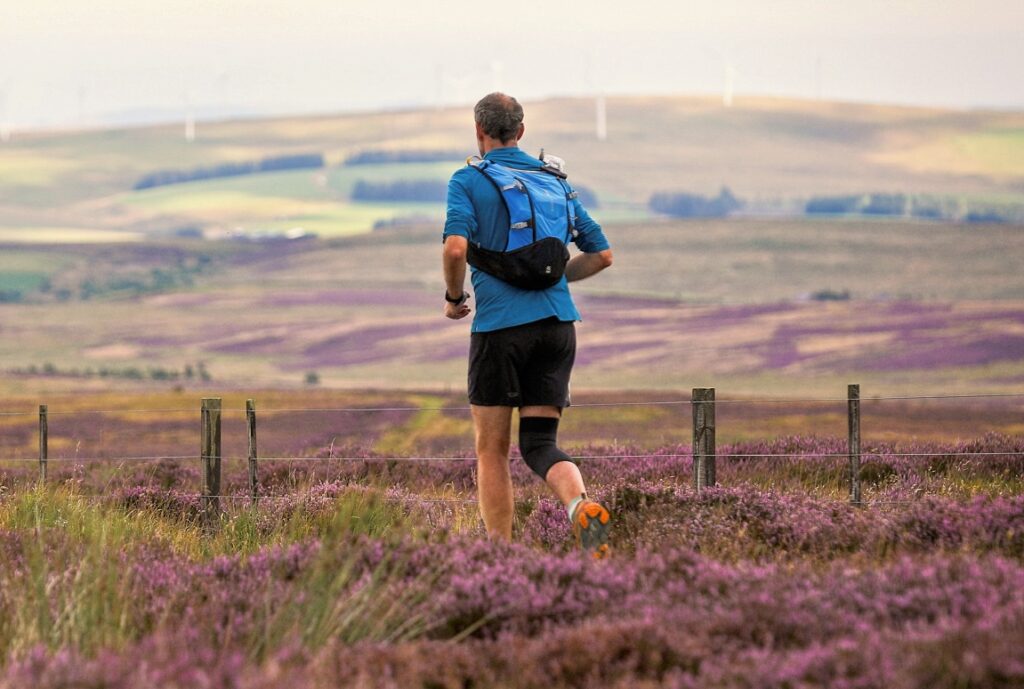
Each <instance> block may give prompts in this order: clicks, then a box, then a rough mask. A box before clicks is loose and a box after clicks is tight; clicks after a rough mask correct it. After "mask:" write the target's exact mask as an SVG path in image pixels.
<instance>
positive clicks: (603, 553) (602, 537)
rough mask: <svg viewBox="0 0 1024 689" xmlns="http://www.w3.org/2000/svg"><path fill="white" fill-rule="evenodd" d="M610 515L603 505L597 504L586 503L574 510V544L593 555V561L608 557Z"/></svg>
mask: <svg viewBox="0 0 1024 689" xmlns="http://www.w3.org/2000/svg"><path fill="white" fill-rule="evenodd" d="M610 521H611V515H610V514H609V513H608V510H606V509H605V508H604V506H603V505H601V504H600V503H597V502H592V501H587V502H584V503H582V504H581V505H580V506H579V507H578V508H577V510H576V515H575V519H574V520H573V531H574V532H575V533H576V543H577V545H579V547H580V548H581V549H582V550H585V551H587V552H589V553H591V555H593V557H594V559H595V560H600V559H602V558H605V557H607V556H608V554H609V552H610V549H609V547H608V523H609V522H610Z"/></svg>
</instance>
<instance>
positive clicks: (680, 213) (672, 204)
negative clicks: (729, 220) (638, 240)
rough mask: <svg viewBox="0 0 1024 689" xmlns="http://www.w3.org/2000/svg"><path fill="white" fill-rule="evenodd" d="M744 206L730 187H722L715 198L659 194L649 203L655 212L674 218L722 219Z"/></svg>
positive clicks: (681, 193)
mask: <svg viewBox="0 0 1024 689" xmlns="http://www.w3.org/2000/svg"><path fill="white" fill-rule="evenodd" d="M742 205H743V204H742V203H741V202H740V201H739V199H737V198H736V197H735V196H734V195H733V193H732V192H731V191H730V190H729V188H728V187H722V189H721V191H719V192H718V196H716V197H714V198H708V197H705V196H700V195H698V194H689V193H685V192H658V193H656V194H654V195H653V196H651V200H650V202H649V203H648V206H649V207H650V209H651V210H653V211H654V212H656V213H664V214H665V215H671V216H672V217H674V218H722V217H725V216H727V215H729V214H730V213H732V212H733V211H735V210H738V209H739V208H741V207H742Z"/></svg>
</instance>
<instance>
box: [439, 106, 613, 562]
mask: <svg viewBox="0 0 1024 689" xmlns="http://www.w3.org/2000/svg"><path fill="white" fill-rule="evenodd" d="M474 116H475V120H476V138H477V144H478V147H479V150H480V156H481V158H479V159H473V160H471V161H469V164H467V166H466V167H464V168H461V169H460V170H458V171H457V172H456V173H455V174H454V175H452V178H451V180H450V181H449V183H448V211H447V219H446V221H445V226H444V251H443V265H444V279H445V286H446V292H445V306H444V314H445V316H447V317H448V318H451V319H460V318H465V317H466V316H468V315H469V314H470V312H471V309H470V306H469V303H468V301H469V294H468V293H467V292H466V291H465V288H464V285H465V277H466V266H467V263H468V264H471V265H472V286H473V294H474V297H475V301H476V314H475V316H474V318H473V325H472V328H471V335H470V338H471V339H470V353H469V401H470V404H471V408H472V414H473V426H474V429H475V432H476V455H477V489H478V493H479V501H480V513H481V516H482V517H483V520H484V525H485V527H486V529H487V533H488V534H489V535H490V536H491V537H492V538H501V539H505V540H511V538H512V515H513V495H512V479H511V474H510V471H509V446H510V442H511V431H512V411H513V409H518V410H519V447H520V450H521V452H522V455H523V459H524V460H525V461H526V463H527V465H528V466H529V467H530V469H532V470H533V471H534V472H535V473H536V474H537V475H538V476H540V477H541V478H542V479H544V480H545V481H546V482H547V484H548V486H549V487H550V488H551V490H552V491H553V492H554V494H555V495H556V496H557V497H558V498H559V499H560V500H561V501H562V503H563V504H564V505H565V507H566V512H567V515H568V518H569V519H570V521H571V522H572V526H573V532H574V533H575V535H576V540H577V543H578V545H579V547H581V548H582V549H584V550H585V551H587V552H590V553H592V554H593V556H594V557H596V558H601V557H604V556H605V555H607V553H608V523H609V514H608V510H606V509H605V508H604V507H603V506H602V505H600V504H598V503H597V502H594V501H592V500H590V499H588V498H587V494H586V488H585V486H584V483H583V476H582V475H581V473H580V470H579V467H578V466H577V465H576V464H575V463H574V462H573V461H572V460H571V458H570V457H569V455H567V454H566V453H565V452H563V451H562V450H560V449H559V448H558V444H557V436H558V424H559V419H560V418H561V415H562V410H563V409H564V408H565V407H567V406H569V376H570V374H571V372H572V365H573V361H574V359H575V354H576V330H575V325H574V323H575V321H578V320H579V319H580V315H579V312H578V311H577V310H576V306H575V304H574V303H573V300H572V297H571V295H570V294H569V286H568V283H570V282H574V281H577V280H582V279H584V278H587V277H590V276H591V275H594V274H595V273H598V272H600V271H601V270H604V269H605V268H607V267H608V266H610V265H611V264H612V252H611V249H610V248H609V244H608V241H607V239H605V236H604V233H603V232H602V230H601V226H600V225H599V224H598V223H597V222H595V221H594V220H593V219H591V217H590V216H589V215H588V214H587V211H586V210H585V209H584V208H583V206H582V205H581V204H580V202H579V200H578V199H577V198H576V194H575V192H573V191H572V188H571V186H570V185H569V183H568V182H567V181H565V175H564V174H563V173H562V172H561V170H560V168H559V167H558V166H555V165H552V164H551V162H550V160H548V161H542V160H540V159H538V158H534V157H532V156H530V155H527V154H526V153H525V152H523V151H522V150H521V149H520V148H519V140H520V139H521V138H522V136H523V133H524V131H525V127H524V125H523V108H522V106H520V104H519V103H518V102H517V101H516V99H515V98H512V97H511V96H507V95H505V94H503V93H492V94H490V95H488V96H485V97H484V98H483V99H481V100H480V102H479V103H477V104H476V107H475V108H474ZM542 157H543V154H542ZM507 180H511V181H510V182H509V183H507V184H504V183H502V181H507ZM559 190H561V191H559ZM553 194H564V198H561V199H558V200H557V201H558V202H557V203H556V202H551V201H552V199H554V198H555V197H554V196H552V195H553ZM524 195H525V196H524ZM545 195H546V196H545ZM524 214H525V215H524ZM545 228H547V230H551V231H552V232H556V231H557V232H559V233H560V232H561V231H562V230H564V234H565V236H564V238H563V239H560V240H559V241H561V242H568V241H572V242H574V243H575V244H576V246H577V248H579V249H580V251H581V252H582V253H578V254H576V255H575V256H573V257H572V258H571V259H569V260H568V263H565V264H562V263H561V262H560V256H559V255H552V254H551V252H550V251H549V249H550V248H551V244H552V242H551V241H550V240H549V241H546V242H545V241H539V239H540V238H539V237H538V235H539V234H542V230H544V229H545ZM551 228H557V230H552V229H551ZM545 231H546V230H545ZM513 237H515V238H516V239H515V240H513ZM520 237H522V240H521V241H520V239H519V238H520ZM518 244H522V245H523V246H522V247H521V248H520V250H519V251H516V252H515V255H513V254H512V253H506V252H509V251H510V250H511V249H512V248H516V247H515V246H514V245H518ZM554 244H555V246H556V247H557V246H558V244H557V242H555V243H554ZM555 253H556V254H562V253H565V254H566V256H567V252H566V251H565V248H564V244H563V245H562V246H561V248H559V249H556V252H555ZM540 255H543V257H544V258H543V260H541V259H538V258H536V257H537V256H540ZM552 256H553V257H552ZM538 262H539V263H538ZM505 263H508V264H509V265H508V267H507V269H506V268H505V267H504V264H505ZM513 263H514V264H515V265H512V264H513ZM535 264H536V265H535ZM481 266H486V268H487V269H486V270H484V269H482V268H481ZM533 268H536V269H537V270H538V271H539V272H537V273H536V274H535V275H533V276H532V278H531V280H528V281H526V282H522V283H520V282H518V281H517V276H519V275H520V274H521V273H523V272H524V271H527V272H529V271H530V270H532V269H533ZM563 269H564V274H562V275H561V277H558V275H559V274H560V273H561V271H562V270H563ZM495 273H498V274H501V275H502V277H503V278H504V279H501V278H499V277H496V275H495ZM538 275H539V276H540V277H539V278H538V277H537V276H538ZM545 276H551V280H548V281H546V282H553V283H554V284H553V285H551V286H544V285H542V286H538V284H536V283H537V282H538V280H539V281H544V277H545ZM511 282H516V284H523V285H528V286H527V287H523V286H518V287H517V286H514V285H513V284H510V283H511Z"/></svg>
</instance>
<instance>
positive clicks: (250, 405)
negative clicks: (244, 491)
mask: <svg viewBox="0 0 1024 689" xmlns="http://www.w3.org/2000/svg"><path fill="white" fill-rule="evenodd" d="M245 420H246V425H247V426H248V429H249V495H250V496H251V497H252V506H253V507H255V506H256V502H257V500H258V499H259V480H258V475H257V472H256V469H257V465H256V461H257V460H256V400H246V401H245Z"/></svg>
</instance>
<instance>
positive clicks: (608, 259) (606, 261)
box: [597, 249, 612, 270]
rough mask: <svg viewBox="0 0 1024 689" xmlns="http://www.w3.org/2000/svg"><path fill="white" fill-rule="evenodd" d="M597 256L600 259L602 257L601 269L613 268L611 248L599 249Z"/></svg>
mask: <svg viewBox="0 0 1024 689" xmlns="http://www.w3.org/2000/svg"><path fill="white" fill-rule="evenodd" d="M597 256H598V258H599V259H601V264H600V265H601V270H604V269H605V268H611V265H612V250H611V249H605V250H604V251H599V252H598V254H597Z"/></svg>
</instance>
